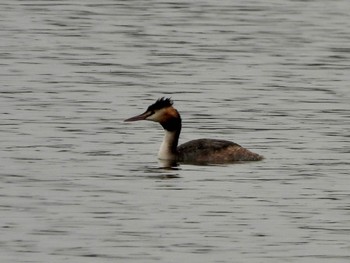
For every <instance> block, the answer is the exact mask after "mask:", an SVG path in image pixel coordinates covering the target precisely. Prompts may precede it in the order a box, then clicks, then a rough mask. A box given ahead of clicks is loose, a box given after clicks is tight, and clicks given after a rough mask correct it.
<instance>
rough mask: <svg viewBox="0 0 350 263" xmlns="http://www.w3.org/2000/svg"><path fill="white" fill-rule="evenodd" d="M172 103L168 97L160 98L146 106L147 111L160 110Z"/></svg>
mask: <svg viewBox="0 0 350 263" xmlns="http://www.w3.org/2000/svg"><path fill="white" fill-rule="evenodd" d="M172 105H173V101H172V100H171V99H170V98H164V97H163V98H160V99H158V100H157V101H156V102H155V103H154V104H152V105H151V106H149V107H148V109H147V111H154V110H160V109H163V108H167V107H170V106H172Z"/></svg>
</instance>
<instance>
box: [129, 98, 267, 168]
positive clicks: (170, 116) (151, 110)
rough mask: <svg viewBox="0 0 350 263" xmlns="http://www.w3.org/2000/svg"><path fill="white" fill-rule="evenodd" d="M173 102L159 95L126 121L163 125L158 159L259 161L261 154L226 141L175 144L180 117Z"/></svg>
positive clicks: (206, 162)
mask: <svg viewBox="0 0 350 263" xmlns="http://www.w3.org/2000/svg"><path fill="white" fill-rule="evenodd" d="M172 105H173V102H172V101H171V100H170V99H165V98H161V99H159V100H157V101H156V103H154V104H152V105H151V106H149V107H148V109H147V110H146V112H144V113H143V114H141V115H138V116H135V117H132V118H129V119H127V120H125V121H137V120H151V121H155V122H159V123H160V124H161V125H162V126H163V128H164V130H165V136H164V139H163V142H162V144H161V146H160V149H159V152H158V158H159V159H161V160H167V161H173V162H180V163H196V164H217V163H232V162H240V161H259V160H262V159H263V157H262V156H261V155H259V154H256V153H253V152H251V151H249V150H248V149H246V148H244V147H242V146H240V145H238V144H236V143H234V142H231V141H226V140H217V139H197V140H192V141H189V142H186V143H184V144H181V145H180V146H178V141H179V136H180V132H181V127H182V126H181V117H180V114H179V113H178V111H177V110H176V109H175V108H174V107H173V106H172Z"/></svg>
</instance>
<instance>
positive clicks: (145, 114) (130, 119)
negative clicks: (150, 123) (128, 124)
mask: <svg viewBox="0 0 350 263" xmlns="http://www.w3.org/2000/svg"><path fill="white" fill-rule="evenodd" d="M150 115H151V114H150V112H147V111H146V112H144V113H142V114H140V115H137V116H134V117H131V118H129V119H126V120H124V121H142V120H145V119H146V118H147V117H148V116H150Z"/></svg>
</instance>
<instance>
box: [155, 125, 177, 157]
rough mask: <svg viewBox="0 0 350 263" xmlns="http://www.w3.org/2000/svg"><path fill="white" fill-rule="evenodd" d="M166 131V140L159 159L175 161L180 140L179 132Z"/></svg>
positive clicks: (159, 153) (162, 145)
mask: <svg viewBox="0 0 350 263" xmlns="http://www.w3.org/2000/svg"><path fill="white" fill-rule="evenodd" d="M164 131H165V135H164V139H163V142H162V144H161V145H160V148H159V152H158V158H159V159H161V160H175V159H176V148H177V143H178V140H179V135H180V132H179V131H167V130H164Z"/></svg>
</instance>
